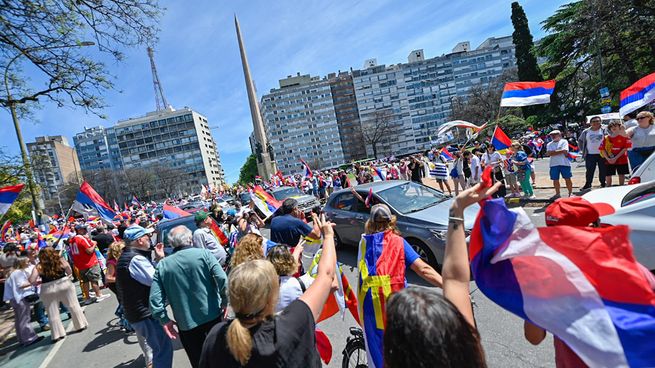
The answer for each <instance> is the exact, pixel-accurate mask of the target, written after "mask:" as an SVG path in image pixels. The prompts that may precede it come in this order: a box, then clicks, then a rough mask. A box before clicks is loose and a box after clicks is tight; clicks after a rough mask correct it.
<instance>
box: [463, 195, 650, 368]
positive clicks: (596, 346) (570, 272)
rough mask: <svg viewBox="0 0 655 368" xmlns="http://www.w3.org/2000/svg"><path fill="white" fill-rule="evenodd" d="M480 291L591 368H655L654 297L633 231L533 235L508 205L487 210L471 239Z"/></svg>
mask: <svg viewBox="0 0 655 368" xmlns="http://www.w3.org/2000/svg"><path fill="white" fill-rule="evenodd" d="M469 257H470V260H471V270H472V272H473V275H474V276H475V281H476V284H477V286H478V287H479V288H480V290H481V291H482V292H483V293H484V294H485V295H486V296H487V297H488V298H489V299H491V300H492V301H494V302H495V303H496V304H498V305H500V306H501V307H503V308H505V309H507V310H508V311H510V312H512V313H514V314H515V315H517V316H519V317H520V318H522V319H524V320H527V321H530V322H531V323H533V324H535V325H537V326H539V327H541V328H544V329H546V330H548V331H550V332H551V333H553V334H554V335H555V336H557V337H559V338H560V339H561V340H563V341H564V342H565V343H566V345H568V346H569V347H570V348H571V349H572V350H573V351H574V352H575V353H576V354H577V355H578V356H579V357H580V359H582V360H583V361H584V362H585V363H586V364H587V365H588V366H590V367H655V349H653V346H652V339H650V338H646V337H651V336H655V292H653V290H652V289H651V287H650V284H649V283H648V281H647V279H646V277H644V274H643V273H642V272H641V270H640V267H639V265H638V264H637V262H636V260H635V257H634V254H633V250H632V245H631V244H630V241H629V229H628V227H627V226H614V227H608V228H578V227H571V226H553V227H547V228H539V229H537V228H535V226H534V225H533V224H532V222H531V221H530V218H529V217H528V215H527V214H526V213H525V211H524V210H523V209H521V208H516V209H512V210H509V209H507V207H506V206H505V202H504V201H503V199H502V198H501V199H494V200H487V201H485V202H483V203H482V204H481V209H480V212H479V213H478V217H477V219H476V223H475V226H474V228H473V232H472V234H471V241H470V251H469Z"/></svg>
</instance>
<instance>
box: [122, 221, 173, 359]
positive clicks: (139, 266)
mask: <svg viewBox="0 0 655 368" xmlns="http://www.w3.org/2000/svg"><path fill="white" fill-rule="evenodd" d="M152 232H153V229H144V228H142V227H141V226H139V225H132V226H130V227H128V228H127V229H125V233H124V236H123V239H124V240H125V243H126V247H125V249H123V253H122V254H121V257H120V258H119V259H118V263H117V264H116V289H117V290H118V295H119V297H120V300H121V302H122V303H123V312H124V313H125V318H126V319H127V321H128V322H129V323H130V324H131V325H132V327H133V328H134V330H135V331H136V334H137V336H140V337H142V338H144V339H145V340H146V342H147V344H148V346H149V348H150V349H151V350H152V355H153V357H152V363H153V365H154V366H155V367H157V368H170V367H172V366H173V345H172V344H171V339H174V338H176V337H175V335H169V334H168V333H167V332H166V331H164V328H163V327H162V326H161V324H160V323H159V321H158V320H156V319H154V318H153V316H152V312H151V311H150V287H151V285H152V279H153V277H154V275H155V266H154V265H153V263H152V261H151V255H150V253H151V252H150V234H152ZM155 255H156V257H157V259H162V258H164V244H162V243H159V244H157V245H156V246H155Z"/></svg>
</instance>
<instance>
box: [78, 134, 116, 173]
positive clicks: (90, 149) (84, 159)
mask: <svg viewBox="0 0 655 368" xmlns="http://www.w3.org/2000/svg"><path fill="white" fill-rule="evenodd" d="M73 143H74V144H75V150H76V151H77V157H78V159H79V160H80V167H81V168H82V170H85V171H91V170H102V169H109V170H120V169H122V168H123V163H122V161H121V153H120V150H119V149H118V141H117V140H116V134H115V133H114V129H113V128H105V127H103V126H100V125H99V126H96V127H91V128H87V127H84V131H83V132H81V133H77V134H75V136H74V137H73Z"/></svg>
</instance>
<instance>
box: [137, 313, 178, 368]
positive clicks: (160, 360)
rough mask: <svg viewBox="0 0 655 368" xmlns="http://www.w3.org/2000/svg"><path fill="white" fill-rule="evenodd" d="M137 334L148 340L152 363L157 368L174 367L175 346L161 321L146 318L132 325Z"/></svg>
mask: <svg viewBox="0 0 655 368" xmlns="http://www.w3.org/2000/svg"><path fill="white" fill-rule="evenodd" d="M132 327H133V328H134V330H135V331H136V334H137V335H139V336H142V337H144V338H145V339H146V342H147V343H148V345H149V346H150V348H151V349H152V363H153V365H154V366H155V367H157V368H171V367H172V366H173V344H172V343H171V339H170V338H169V337H168V336H167V335H166V332H164V328H163V327H162V326H161V324H160V323H159V321H157V320H155V319H154V318H152V317H150V318H146V319H144V320H141V321H139V322H134V323H132Z"/></svg>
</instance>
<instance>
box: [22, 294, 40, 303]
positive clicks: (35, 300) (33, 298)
mask: <svg viewBox="0 0 655 368" xmlns="http://www.w3.org/2000/svg"><path fill="white" fill-rule="evenodd" d="M39 299H40V298H39V294H30V295H27V296H26V297H24V298H23V300H25V301H26V302H27V303H28V304H36V303H38V302H39Z"/></svg>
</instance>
